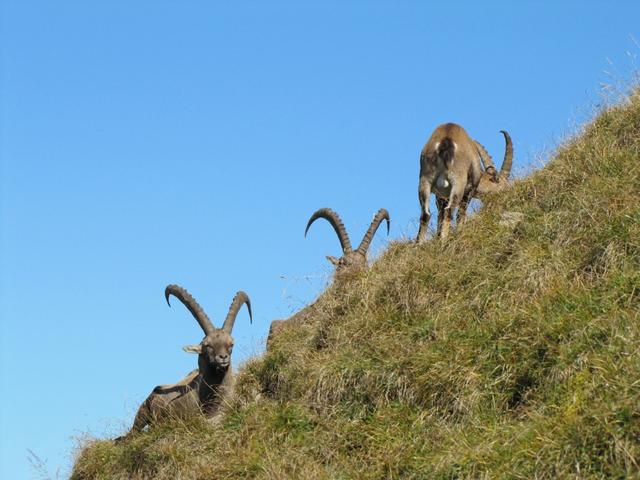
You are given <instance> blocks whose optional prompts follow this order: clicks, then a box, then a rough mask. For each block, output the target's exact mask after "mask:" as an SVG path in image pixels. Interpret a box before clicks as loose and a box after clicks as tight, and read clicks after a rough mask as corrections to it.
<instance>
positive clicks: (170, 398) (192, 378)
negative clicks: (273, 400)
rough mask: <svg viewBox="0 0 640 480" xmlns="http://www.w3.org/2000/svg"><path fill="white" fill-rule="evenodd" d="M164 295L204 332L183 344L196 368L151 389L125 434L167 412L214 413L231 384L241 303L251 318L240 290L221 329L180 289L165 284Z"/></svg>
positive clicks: (154, 420) (138, 428) (174, 413)
mask: <svg viewBox="0 0 640 480" xmlns="http://www.w3.org/2000/svg"><path fill="white" fill-rule="evenodd" d="M164 295H165V298H166V299H167V303H168V304H169V306H171V304H170V303H169V296H170V295H173V296H174V297H176V298H177V299H178V300H180V301H181V302H182V303H183V304H184V305H185V306H186V307H187V309H188V310H189V311H190V312H191V315H193V316H194V318H195V319H196V321H197V322H198V324H199V325H200V328H202V330H203V331H204V334H205V337H204V339H203V340H202V341H201V342H200V343H199V344H196V345H187V346H186V347H184V351H186V352H190V353H197V354H198V369H197V370H194V371H192V372H191V373H189V374H188V375H187V376H186V377H185V378H184V379H183V380H181V381H180V382H178V383H175V384H173V385H160V386H157V387H156V388H154V389H153V391H152V392H151V394H150V395H149V396H148V397H147V399H146V400H145V401H144V402H143V403H142V405H141V406H140V408H139V409H138V413H137V414H136V418H135V420H134V422H133V427H132V428H131V431H130V432H129V433H128V434H127V435H126V437H128V436H129V435H131V434H133V433H134V432H139V431H141V430H142V429H143V428H144V427H145V426H146V425H148V424H151V423H154V422H156V421H157V420H159V419H161V418H163V417H166V416H168V415H175V416H184V415H186V414H190V413H194V412H202V413H204V414H205V415H207V416H211V415H212V414H214V413H215V412H216V410H217V409H218V408H219V406H220V404H221V403H222V400H223V398H224V396H225V394H227V393H228V392H229V390H230V388H231V386H232V382H233V373H232V371H231V350H232V349H233V338H231V331H232V329H233V324H234V323H235V321H236V316H237V315H238V312H239V311H240V308H241V307H242V305H243V304H245V303H246V305H247V309H248V311H249V319H250V320H252V319H253V316H252V314H251V301H250V300H249V297H248V296H247V294H246V293H244V292H238V293H237V294H236V296H235V297H234V298H233V301H232V302H231V306H230V307H229V313H228V314H227V318H226V319H225V321H224V324H223V325H222V328H215V327H214V326H213V324H212V323H211V320H209V317H207V314H206V313H205V312H204V310H203V309H202V307H200V305H198V302H196V300H195V299H194V298H193V297H192V296H191V294H189V292H187V291H186V290H185V289H184V288H182V287H179V286H178V285H169V286H168V287H167V288H166V289H165V292H164ZM123 438H125V437H120V439H119V440H121V439H123Z"/></svg>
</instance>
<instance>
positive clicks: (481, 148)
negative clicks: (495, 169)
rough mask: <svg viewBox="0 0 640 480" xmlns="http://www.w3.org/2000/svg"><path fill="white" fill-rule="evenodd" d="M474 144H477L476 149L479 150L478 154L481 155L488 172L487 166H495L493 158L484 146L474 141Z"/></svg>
mask: <svg viewBox="0 0 640 480" xmlns="http://www.w3.org/2000/svg"><path fill="white" fill-rule="evenodd" d="M473 143H475V144H476V148H477V149H478V153H479V154H480V158H481V159H482V163H483V164H484V169H485V171H486V170H487V165H493V158H491V155H489V152H487V149H486V148H484V145H482V144H481V143H480V142H478V141H477V140H474V141H473Z"/></svg>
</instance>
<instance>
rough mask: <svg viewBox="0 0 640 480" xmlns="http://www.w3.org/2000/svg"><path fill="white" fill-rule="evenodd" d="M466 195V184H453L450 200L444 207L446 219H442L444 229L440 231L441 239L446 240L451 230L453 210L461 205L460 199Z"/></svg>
mask: <svg viewBox="0 0 640 480" xmlns="http://www.w3.org/2000/svg"><path fill="white" fill-rule="evenodd" d="M463 196H464V185H456V184H453V185H452V186H451V194H450V195H449V201H448V202H447V206H446V207H445V209H444V219H443V220H442V229H441V231H440V239H441V240H446V239H447V237H448V236H449V230H450V229H451V219H452V218H453V211H454V210H455V209H456V208H458V207H459V206H460V201H461V200H462V198H463Z"/></svg>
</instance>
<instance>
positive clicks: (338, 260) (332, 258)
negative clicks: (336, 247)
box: [327, 255, 340, 265]
mask: <svg viewBox="0 0 640 480" xmlns="http://www.w3.org/2000/svg"><path fill="white" fill-rule="evenodd" d="M327 260H329V261H330V262H331V263H333V264H334V265H338V263H339V262H340V259H339V258H336V257H332V256H331V255H327Z"/></svg>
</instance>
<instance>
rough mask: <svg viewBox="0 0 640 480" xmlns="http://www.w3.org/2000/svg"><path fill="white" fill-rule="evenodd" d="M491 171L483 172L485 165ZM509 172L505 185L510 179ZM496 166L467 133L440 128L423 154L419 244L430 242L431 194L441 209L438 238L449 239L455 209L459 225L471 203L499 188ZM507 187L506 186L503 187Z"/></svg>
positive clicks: (445, 126)
mask: <svg viewBox="0 0 640 480" xmlns="http://www.w3.org/2000/svg"><path fill="white" fill-rule="evenodd" d="M504 133H505V138H506V139H507V150H506V153H505V162H504V164H503V170H505V167H506V166H507V164H508V170H509V171H510V169H511V157H509V159H508V161H507V157H508V154H510V155H512V154H513V151H512V149H511V139H510V138H509V136H508V134H506V132H504ZM481 162H483V163H484V165H485V166H486V168H487V171H483V170H482V163H481ZM508 175H509V173H508V172H507V173H506V175H505V176H504V182H506V179H507V177H508ZM499 181H500V179H499V178H498V176H497V174H496V172H495V167H494V166H493V162H492V160H491V157H490V156H489V154H488V153H486V150H484V147H482V146H481V145H480V144H478V143H477V142H476V141H475V140H473V139H472V138H471V137H469V135H468V134H467V132H466V131H465V130H464V129H463V128H462V127H461V126H460V125H457V124H455V123H445V124H442V125H440V126H439V127H437V128H436V129H435V130H434V131H433V133H432V134H431V137H429V140H428V141H427V143H426V144H425V146H424V148H423V149H422V152H421V153H420V182H419V185H418V198H419V200H420V229H419V230H418V237H417V239H416V241H417V242H423V241H425V240H426V236H427V228H428V225H429V220H430V218H431V212H430V209H429V199H430V196H431V193H434V194H435V195H436V205H437V208H438V236H439V237H440V238H441V239H443V240H444V239H446V238H447V236H448V234H449V230H450V226H451V220H452V218H453V212H454V210H456V209H457V210H458V216H457V222H458V223H462V222H463V221H464V220H465V218H466V210H467V207H468V205H469V201H470V200H471V199H472V198H473V197H475V196H477V195H478V194H479V192H480V191H481V192H482V193H486V192H489V191H491V189H492V188H493V187H491V186H490V184H491V183H495V184H496V185H499V183H498V182H499ZM500 188H503V187H500Z"/></svg>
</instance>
